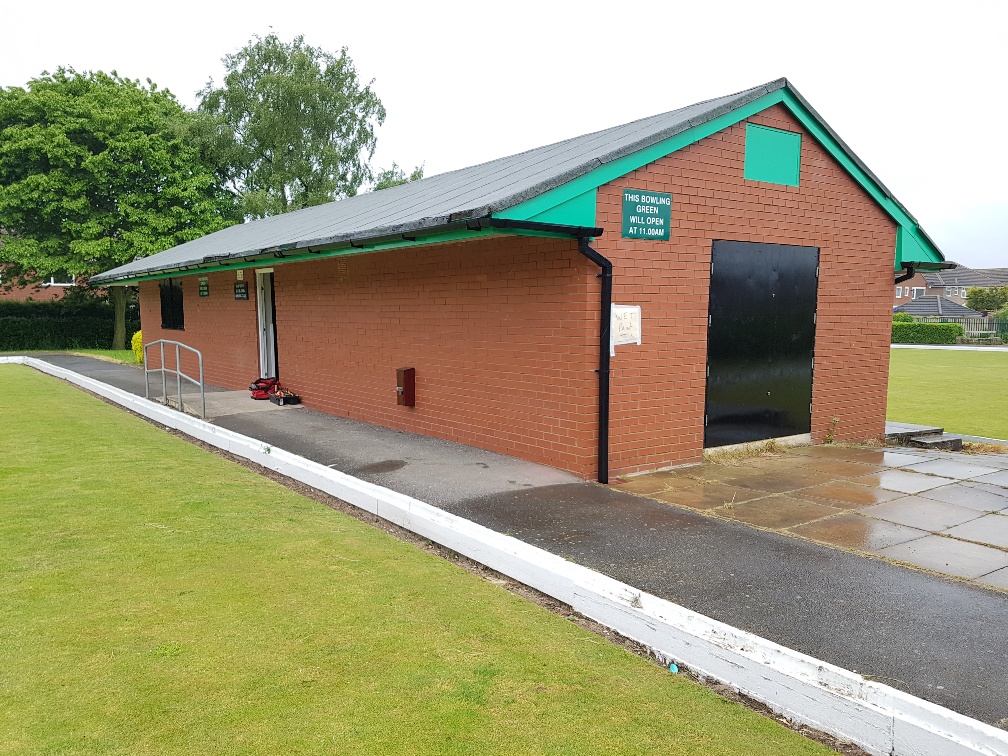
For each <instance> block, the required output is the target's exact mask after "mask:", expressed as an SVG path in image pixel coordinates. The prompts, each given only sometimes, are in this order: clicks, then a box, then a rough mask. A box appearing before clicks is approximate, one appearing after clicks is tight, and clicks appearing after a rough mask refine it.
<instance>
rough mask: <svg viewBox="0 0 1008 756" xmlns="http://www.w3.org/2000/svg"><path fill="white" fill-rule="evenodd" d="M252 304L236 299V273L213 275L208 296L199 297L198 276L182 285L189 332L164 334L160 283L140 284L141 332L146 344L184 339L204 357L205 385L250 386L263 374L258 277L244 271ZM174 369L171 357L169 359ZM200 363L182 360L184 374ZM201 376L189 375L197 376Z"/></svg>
mask: <svg viewBox="0 0 1008 756" xmlns="http://www.w3.org/2000/svg"><path fill="white" fill-rule="evenodd" d="M244 275H245V282H246V283H247V284H248V290H249V298H248V300H235V298H234V284H235V280H236V274H235V272H234V271H226V272H223V273H210V274H209V281H208V283H209V285H210V296H208V297H201V296H199V291H198V280H197V277H196V276H185V277H183V278H181V279H179V280H180V281H181V282H182V296H183V308H184V311H185V330H183V331H176V330H162V328H161V297H160V294H159V293H158V282H157V281H145V282H143V283H141V284H140V328H141V330H142V331H143V339H144V343H145V344H149V343H151V342H152V341H156V340H157V339H170V340H171V341H181V342H182V343H183V344H187V345H188V346H191V347H193V348H194V349H199V350H200V351H201V352H202V353H203V369H204V374H205V377H206V381H207V383H210V384H213V385H216V386H224V387H226V388H232V389H241V388H248V385H249V383H251V382H252V381H253V380H255V379H256V377H257V376H258V375H259V341H258V335H257V328H258V324H257V318H256V298H255V273H254V272H253V271H252V270H251V269H248V270H245V272H244ZM166 362H167V363H168V364H169V365H170V366H174V354H173V353H172V359H166ZM196 364H197V363H196V362H195V360H192V359H189V360H187V359H183V361H182V367H183V369H184V370H186V372H189V371H190V370H194V371H195V370H196V369H197V368H196ZM195 374H197V373H190V375H195Z"/></svg>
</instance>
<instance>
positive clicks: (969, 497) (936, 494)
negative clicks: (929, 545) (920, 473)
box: [918, 482, 1008, 512]
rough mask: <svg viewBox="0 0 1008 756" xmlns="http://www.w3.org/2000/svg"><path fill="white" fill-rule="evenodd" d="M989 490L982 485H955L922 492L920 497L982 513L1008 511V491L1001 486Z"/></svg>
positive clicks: (991, 487)
mask: <svg viewBox="0 0 1008 756" xmlns="http://www.w3.org/2000/svg"><path fill="white" fill-rule="evenodd" d="M989 488H990V489H994V490H988V489H987V488H986V487H984V484H982V483H980V484H977V483H972V484H971V483H969V482H964V483H953V484H951V485H948V486H940V487H938V488H932V489H931V490H929V491H922V492H921V493H920V494H918V495H919V496H922V497H924V498H925V499H934V500H935V501H944V502H945V503H947V504H956V505H957V506H960V507H969V508H970V509H976V510H978V511H980V512H1000V511H1001V510H1004V509H1008V490H1006V489H1004V488H1001V487H999V486H990V487H989Z"/></svg>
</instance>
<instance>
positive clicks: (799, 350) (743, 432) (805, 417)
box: [704, 241, 819, 448]
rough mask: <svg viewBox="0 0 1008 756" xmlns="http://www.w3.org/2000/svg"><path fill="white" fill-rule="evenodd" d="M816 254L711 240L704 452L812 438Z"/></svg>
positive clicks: (814, 249) (807, 249)
mask: <svg viewBox="0 0 1008 756" xmlns="http://www.w3.org/2000/svg"><path fill="white" fill-rule="evenodd" d="M818 288H819V249H818V248H817V247H796V246H789V245H784V244H757V243H752V242H735V241H715V242H714V246H713V249H712V251H711V281H710V308H709V311H708V312H709V315H708V326H707V399H706V410H705V415H704V447H705V448H706V447H714V446H726V445H728V444H739V443H744V442H747V441H759V440H763V439H768V438H780V437H782V436H793V435H798V434H803V433H809V432H810V431H811V429H812V367H813V365H812V357H813V353H814V351H815V322H816V298H817V293H818Z"/></svg>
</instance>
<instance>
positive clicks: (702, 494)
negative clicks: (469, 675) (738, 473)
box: [614, 483, 771, 509]
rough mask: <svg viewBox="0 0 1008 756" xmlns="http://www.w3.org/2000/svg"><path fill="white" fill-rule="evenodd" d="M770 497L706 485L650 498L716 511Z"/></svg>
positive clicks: (737, 489) (764, 494) (675, 489)
mask: <svg viewBox="0 0 1008 756" xmlns="http://www.w3.org/2000/svg"><path fill="white" fill-rule="evenodd" d="M614 487H616V486H614ZM618 489H619V490H622V489H623V487H622V486H618ZM770 495H771V493H770V492H769V491H757V490H756V489H753V488H740V487H739V486H727V485H725V484H723V483H704V484H703V485H697V486H684V487H682V488H669V489H665V490H662V491H658V492H656V493H653V494H651V495H650V498H652V499H655V500H656V501H663V502H666V503H668V504H676V505H678V506H681V507H689V508H690V509H716V508H717V507H723V506H725V505H726V504H732V505H734V504H741V503H742V502H746V501H751V500H753V499H762V498H764V497H766V496H770Z"/></svg>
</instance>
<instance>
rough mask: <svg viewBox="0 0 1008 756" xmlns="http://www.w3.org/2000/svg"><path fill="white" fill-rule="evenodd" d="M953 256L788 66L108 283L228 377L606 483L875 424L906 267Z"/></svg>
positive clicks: (844, 435)
mask: <svg viewBox="0 0 1008 756" xmlns="http://www.w3.org/2000/svg"><path fill="white" fill-rule="evenodd" d="M946 265H947V263H945V262H944V258H943V257H942V255H941V253H940V251H938V249H937V248H936V247H935V246H934V245H933V243H932V242H931V240H930V239H929V238H928V237H927V235H926V234H925V233H924V232H923V231H922V230H921V229H920V227H919V225H918V224H917V222H916V221H915V220H914V218H913V216H911V215H910V214H909V212H908V211H907V210H906V209H905V208H904V207H903V206H902V205H901V204H900V203H899V202H898V201H896V200H895V198H894V197H893V196H892V194H891V193H890V192H889V191H888V190H887V189H886V188H885V187H884V186H883V185H882V183H881V182H880V181H879V180H878V178H877V177H876V176H875V175H874V174H872V173H871V171H870V170H869V169H868V168H867V167H866V166H865V165H864V164H863V163H862V162H861V161H860V160H859V159H858V158H857V156H856V155H854V153H853V152H852V151H851V150H850V149H849V148H848V147H847V146H846V145H845V144H844V143H843V141H841V140H840V138H839V137H838V136H837V135H836V134H835V133H834V132H833V131H832V129H830V127H829V126H828V125H827V124H826V123H825V122H824V121H823V120H822V118H821V117H820V116H819V115H818V114H817V113H816V112H815V111H814V110H813V109H812V107H811V106H810V105H809V104H808V102H806V101H805V99H804V98H802V96H801V95H800V94H799V93H798V92H797V91H796V90H795V89H794V87H792V86H791V85H790V84H789V83H788V82H787V81H786V80H784V79H781V80H778V81H775V82H771V83H770V84H766V85H763V86H759V87H755V88H753V89H750V90H746V91H744V92H740V93H737V94H734V95H729V96H727V97H721V98H718V99H714V100H709V101H706V102H703V103H699V104H697V105H692V106H689V107H686V108H681V109H679V110H675V111H672V112H669V113H664V114H661V115H657V116H653V117H651V118H645V119H642V120H640V121H636V122H633V123H630V124H626V125H623V126H617V127H614V128H611V129H607V130H604V131H600V132H597V133H594V134H588V135H585V136H581V137H576V138H573V139H568V140H566V141H563V142H559V143H557V144H552V145H548V146H546V147H541V148H538V149H533V150H529V151H527V152H524V153H521V154H518V155H513V156H510V157H506V158H501V159H499V160H494V161H491V162H489V163H484V164H482V165H477V166H473V167H471V168H464V169H461V170H457V171H452V172H449V173H445V174H441V175H437V176H431V177H429V178H425V179H422V180H420V181H417V182H414V183H410V184H406V185H403V186H398V187H393V188H390V189H385V190H382V191H378V192H373V193H369V194H362V195H358V196H355V197H352V198H349V199H345V200H341V201H338V202H333V203H329V204H326V205H320V206H317V207H312V208H307V209H304V210H298V211H295V212H291V213H287V214H284V215H280V216H274V217H270V218H265V219H262V220H258V221H254V222H250V223H246V224H243V225H238V226H233V227H231V228H228V229H224V230H222V231H219V232H216V233H214V234H210V235H208V236H205V237H203V238H201V239H197V240H194V241H192V242H188V243H186V244H183V245H181V246H178V247H175V248H174V249H170V250H167V251H165V252H162V253H160V254H157V255H154V256H152V257H148V258H144V259H141V260H137V261H135V262H133V263H130V264H128V265H124V266H122V267H120V268H117V269H115V270H112V271H109V272H108V273H104V274H100V275H98V276H95V277H93V278H92V282H93V283H98V284H103V285H127V284H129V285H137V284H138V285H139V287H140V303H141V318H142V323H143V332H144V335H145V336H146V338H147V339H148V340H152V339H156V338H165V339H173V340H177V341H181V342H183V343H186V344H188V345H190V346H192V347H195V348H197V349H199V350H201V351H202V353H203V355H204V361H205V369H206V376H207V380H208V382H210V383H213V384H217V385H221V386H225V387H230V388H233V389H241V388H245V387H247V386H248V384H249V381H250V379H252V378H254V377H256V376H258V375H279V377H280V378H281V380H282V382H283V383H284V385H286V386H288V387H289V388H291V389H294V390H296V391H298V392H299V393H300V394H301V396H302V398H303V400H304V403H305V404H306V405H308V406H309V407H313V408H316V409H318V410H321V411H324V412H328V413H332V414H336V415H342V416H347V417H352V418H357V419H360V420H364V421H367V422H371V423H377V424H380V425H384V426H388V427H392V428H399V429H403V430H407V431H414V432H418V433H425V434H429V435H433V436H438V437H441V438H447V439H450V440H453V441H459V442H462V443H467V444H471V445H474V446H478V447H482V448H486V449H492V450H496V451H501V452H504V453H507V454H513V455H516V456H520V457H524V458H526V459H530V460H534V461H538V462H543V463H546V464H550V465H554V466H557V467H561V468H564V469H567V470H570V471H572V472H574V473H577V474H579V475H582V476H584V477H597V478H598V479H599V480H601V481H603V482H606V481H608V478H609V475H610V474H620V473H632V472H636V471H641V470H651V469H656V468H660V467H665V466H669V465H680V464H686V463H693V462H698V461H699V460H700V459H701V455H702V451H703V449H704V448H705V446H706V447H710V446H721V445H724V444H728V443H733V442H740V441H750V440H756V439H764V438H774V437H782V436H798V437H801V436H805V437H808V438H811V439H812V440H814V441H819V440H821V439H822V438H823V436H824V435H825V434H826V433H831V434H833V436H834V437H835V438H837V439H838V440H863V439H866V438H880V437H881V436H882V434H883V432H884V424H885V409H886V388H887V382H888V368H889V342H890V332H891V326H890V321H891V314H892V308H891V306H890V299H891V297H892V290H893V286H894V278H896V279H898V277H899V272H900V271H904V270H908V269H910V268H911V267H912V268H913V269H917V270H919V269H921V268H924V269H927V268H933V269H934V268H941V267H943V266H946ZM894 271H895V273H894ZM904 275H905V274H904ZM401 368H413V369H415V384H414V385H412V386H404V389H406V390H405V391H403V392H398V391H397V380H398V379H399V376H402V380H403V381H404V382H405V383H408V382H409V375H410V373H409V372H405V373H403V372H397V369H401ZM411 388H415V402H412V403H411V402H410V401H409V400H408V397H409V394H410V391H409V389H411ZM411 405H412V406H411ZM834 418H836V421H835V422H834Z"/></svg>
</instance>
